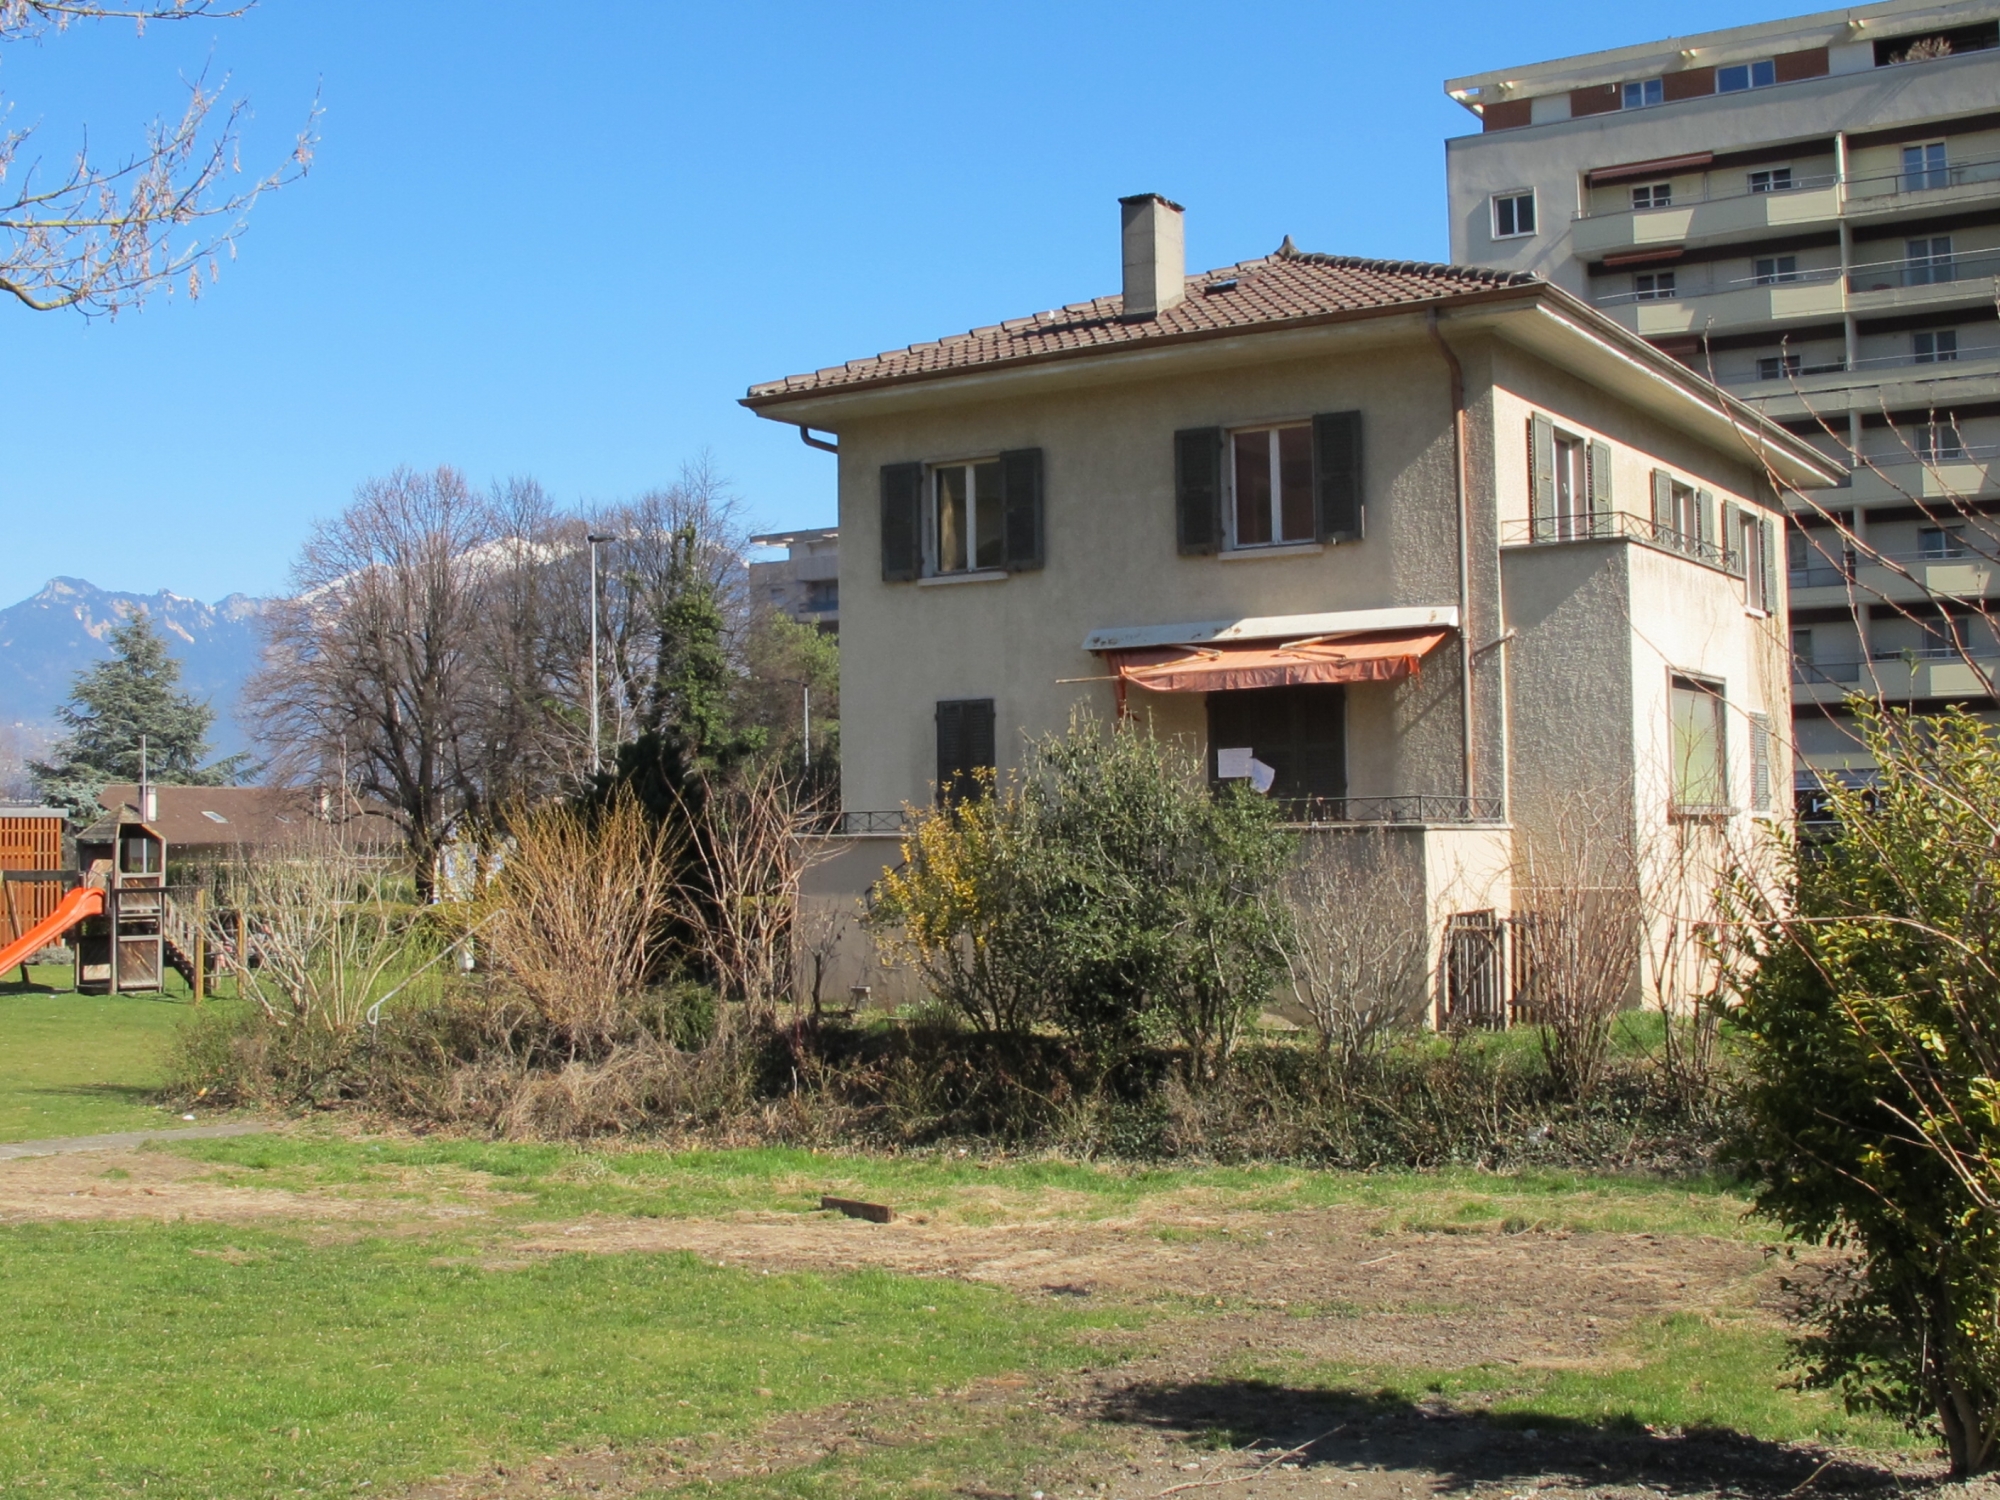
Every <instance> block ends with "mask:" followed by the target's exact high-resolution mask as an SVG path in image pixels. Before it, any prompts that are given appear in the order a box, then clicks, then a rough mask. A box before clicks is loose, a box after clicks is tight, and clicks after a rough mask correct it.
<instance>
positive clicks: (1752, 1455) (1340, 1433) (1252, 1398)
mask: <svg viewBox="0 0 2000 1500" xmlns="http://www.w3.org/2000/svg"><path fill="white" fill-rule="evenodd" d="M1104 1415H1105V1416H1106V1417H1107V1418H1109V1419H1110V1420H1112V1421H1116V1422H1124V1423H1129V1424H1132V1425H1135V1426H1141V1427H1149V1428H1152V1429H1154V1430H1156V1431H1160V1432H1171V1433H1177V1434H1187V1435H1190V1436H1195V1437H1198V1438H1206V1439H1208V1440H1209V1441H1211V1442H1213V1443H1214V1444H1215V1445H1216V1446H1218V1447H1228V1448H1254V1449H1255V1450H1257V1452H1258V1453H1259V1454H1262V1455H1264V1456H1267V1457H1275V1456H1276V1455H1279V1454H1281V1453H1284V1452H1285V1450H1287V1449H1290V1448H1294V1447H1297V1448H1298V1450H1299V1451H1297V1452H1296V1453H1292V1454H1289V1455H1287V1461H1288V1462H1296V1463H1297V1464H1298V1466H1299V1467H1300V1468H1301V1469H1313V1468H1321V1467H1326V1468H1356V1467H1359V1468H1364V1469H1365V1468H1369V1467H1373V1466H1375V1465H1380V1466H1382V1467H1383V1468H1387V1469H1428V1470H1430V1471H1431V1472H1433V1473H1435V1474H1437V1475H1438V1476H1439V1478H1440V1479H1441V1480H1442V1481H1443V1484H1442V1486H1441V1488H1445V1489H1470V1488H1472V1487H1473V1486H1476V1485H1479V1484H1504V1483H1513V1482H1516V1481H1523V1480H1529V1479H1535V1478H1541V1477H1545V1476H1554V1475H1563V1476H1569V1477H1570V1478H1572V1479H1573V1481H1574V1482H1575V1483H1576V1484H1577V1485H1579V1486H1603V1485H1643V1486H1647V1487H1649V1488H1651V1489H1654V1490H1656V1491H1658V1492H1660V1493H1663V1494H1697V1493H1704V1492H1711V1491H1716V1490H1721V1491H1724V1492H1727V1493H1731V1494H1737V1495H1750V1496H1768V1497H1784V1496H1791V1495H1795V1494H1796V1495H1804V1494H1806V1493H1807V1492H1808V1481H1810V1485H1809V1489H1810V1492H1812V1493H1847V1494H1855V1493H1868V1492H1873V1491H1880V1490H1885V1489H1893V1488H1896V1487H1897V1486H1898V1479H1897V1476H1896V1475H1895V1474H1894V1473H1892V1472H1891V1471H1890V1469H1889V1468H1888V1467H1887V1466H1886V1465H1884V1466H1881V1467H1878V1466H1876V1465H1874V1464H1871V1463H1869V1462H1868V1461H1867V1460H1866V1459H1865V1458H1862V1457H1854V1458H1848V1457H1845V1456H1838V1457H1836V1456H1833V1455H1830V1454H1829V1453H1827V1452H1826V1451H1825V1450H1823V1449H1817V1448H1814V1447H1812V1446H1809V1445H1805V1444H1787V1443H1776V1442H1770V1441H1767V1440H1765V1439H1762V1438H1754V1437H1748V1436H1746V1435H1744V1434H1742V1433H1740V1432H1734V1431H1731V1430H1729V1429H1727V1428H1691V1429H1688V1430H1686V1431H1683V1432H1674V1433H1668V1432H1657V1431H1652V1430H1649V1429H1648V1428H1647V1427H1646V1426H1645V1425H1644V1424H1642V1423H1641V1422H1639V1421H1637V1420H1636V1419H1629V1418H1628V1419H1616V1418H1614V1419H1611V1420H1608V1421H1605V1422H1580V1421H1577V1420H1576V1419H1574V1418H1571V1417H1561V1416H1550V1415H1544V1414H1539V1413H1535V1412H1509V1413H1507V1414H1506V1415H1505V1416H1501V1417H1490V1416H1486V1415H1483V1414H1480V1413H1476V1412H1463V1411H1457V1410H1454V1409H1453V1408H1451V1407H1449V1406H1448V1405H1445V1404H1444V1403H1442V1402H1440V1403H1438V1404H1436V1405H1432V1404H1430V1403H1419V1402H1412V1401H1408V1400H1405V1399H1403V1398H1401V1397H1396V1396H1388V1395H1369V1394H1366V1393H1364V1392H1361V1391H1326V1390H1311V1389H1299V1388H1293V1387H1289V1386H1284V1385H1279V1384H1274V1383H1271V1382H1267V1381H1260V1380H1210V1381H1195V1382H1190V1383H1187V1384H1155V1385H1144V1386H1135V1387H1130V1388H1127V1389H1125V1390H1123V1391H1120V1392H1118V1393H1117V1394H1116V1395H1115V1396H1113V1397H1112V1398H1111V1399H1110V1400H1109V1401H1108V1402H1107V1403H1106V1405H1105V1409H1104ZM1252 1456H1255V1455H1252ZM1903 1478H1904V1482H1905V1483H1907V1480H1908V1476H1907V1475H1905V1476H1903Z"/></svg>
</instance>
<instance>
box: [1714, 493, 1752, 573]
mask: <svg viewBox="0 0 2000 1500" xmlns="http://www.w3.org/2000/svg"><path fill="white" fill-rule="evenodd" d="M1749 519H1750V518H1749V517H1748V516H1747V515H1746V514H1745V513H1744V512H1743V511H1742V510H1740V509H1738V508H1737V506H1736V503H1735V502H1734V501H1733V500H1725V501H1723V502H1722V561H1723V565H1724V566H1725V567H1727V568H1728V569H1729V571H1730V572H1732V573H1734V574H1735V575H1736V576H1737V577H1738V578H1741V579H1742V580H1743V581H1744V583H1745V584H1746V585H1748V586H1749V587H1750V588H1751V589H1755V588H1756V581H1755V580H1754V579H1752V578H1751V576H1750V573H1749V570H1748V569H1747V568H1745V567H1744V565H1743V559H1744V556H1745V554H1746V553H1747V551H1748V548H1747V546H1746V545H1745V543H1746V542H1747V540H1748V538H1747V536H1746V534H1745V532H1744V529H1743V528H1744V524H1745V522H1747V521H1748V520H1749Z"/></svg>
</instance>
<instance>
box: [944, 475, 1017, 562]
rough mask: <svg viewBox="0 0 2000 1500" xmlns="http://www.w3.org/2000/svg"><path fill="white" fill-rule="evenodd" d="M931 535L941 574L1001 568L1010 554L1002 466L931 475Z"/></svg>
mask: <svg viewBox="0 0 2000 1500" xmlns="http://www.w3.org/2000/svg"><path fill="white" fill-rule="evenodd" d="M931 504H932V512H931V517H932V523H931V535H932V536H934V537H936V538H937V571H938V572H940V573H965V572H971V571H976V570H979V569H984V568H997V567H999V566H1000V564H1001V560H1002V558H1003V557H1004V555H1005V547H1006V533H1005V531H1004V530H1003V529H1002V528H1003V520H1004V516H1005V508H1004V507H1003V506H1002V504H1001V487H1000V461H999V460H998V459H993V460H991V461H989V462H986V463H968V464H938V465H936V466H935V467H933V468H932V470H931Z"/></svg>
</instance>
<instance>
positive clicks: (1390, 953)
mask: <svg viewBox="0 0 2000 1500" xmlns="http://www.w3.org/2000/svg"><path fill="white" fill-rule="evenodd" d="M1411 876H1412V872H1410V871H1408V870H1401V869H1398V868H1397V861H1396V859H1395V850H1394V848H1393V846H1392V845H1391V843H1390V839H1389V835H1388V834H1387V833H1386V832H1385V831H1383V830H1381V829H1370V830H1366V831H1359V830H1357V831H1355V832H1352V833H1347V834H1343V835H1341V836H1340V837H1339V840H1338V842H1337V843H1336V842H1335V840H1333V839H1320V840H1318V841H1316V842H1315V843H1313V844H1309V845H1308V848H1307V851H1306V854H1305V859H1304V862H1303V863H1302V864H1301V866H1300V868H1299V870H1298V872H1297V874H1296V875H1294V876H1293V878H1292V881H1291V884H1290V889H1289V891H1288V895H1289V896H1290V898H1291V907H1292V933H1293V941H1292V945H1291V947H1290V949H1289V950H1288V951H1287V954H1286V963H1287V965H1288V966H1289V967H1290V970H1291V979H1292V994H1293V996H1294V997H1295V998H1296V999H1297V1000H1298V1003H1299V1006H1300V1007H1301V1008H1302V1009H1303V1010H1304V1011H1305V1012H1306V1014H1307V1015H1309V1016H1310V1017H1312V1023H1313V1029H1314V1030H1315V1031H1317V1032H1318V1033H1319V1044H1320V1051H1321V1053H1322V1055H1323V1056H1325V1057H1326V1059H1327V1061H1328V1064H1329V1066H1330V1067H1331V1068H1332V1069H1333V1070H1334V1075H1335V1077H1337V1078H1340V1079H1351V1078H1353V1077H1354V1076H1355V1074H1356V1072H1357V1071H1358V1070H1359V1069H1360V1068H1361V1067H1362V1066H1363V1065H1364V1064H1365V1063H1366V1062H1367V1060H1368V1059H1369V1058H1370V1057H1371V1056H1372V1055H1373V1054H1374V1052H1375V1051H1376V1050H1377V1048H1379V1047H1380V1046H1381V1044H1382V1043H1383V1042H1384V1041H1385V1040H1386V1039H1387V1038H1388V1036H1389V1035H1390V1034H1391V1033H1392V1032H1393V1031H1395V1030H1397V1029H1399V1028H1402V1027H1406V1026H1410V1025H1412V1024H1414V1023H1415V1022H1417V1021H1418V1020H1420V1019H1421V1018H1422V1016H1423V1013H1424V1005H1425V1002H1426V1000H1427V999H1428V973H1427V969H1428V947H1429V945H1428V942H1427V941H1426V932H1425V912H1424V892H1423V888H1422V882H1421V880H1413V879H1412V878H1411Z"/></svg>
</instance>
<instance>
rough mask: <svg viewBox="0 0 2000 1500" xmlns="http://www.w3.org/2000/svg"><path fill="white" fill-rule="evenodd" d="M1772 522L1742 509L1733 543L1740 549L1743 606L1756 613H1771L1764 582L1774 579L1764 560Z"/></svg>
mask: <svg viewBox="0 0 2000 1500" xmlns="http://www.w3.org/2000/svg"><path fill="white" fill-rule="evenodd" d="M1770 527H1771V523H1770V522H1769V521H1768V520H1766V519H1765V518H1764V517H1763V516H1759V515H1752V514H1751V513H1750V512H1749V511H1747V510H1746V511H1744V512H1742V528H1741V533H1740V535H1738V537H1737V538H1736V545H1737V546H1738V547H1740V548H1741V549H1742V551H1743V607H1744V608H1745V609H1750V610H1755V611H1756V612H1757V613H1758V614H1762V615H1768V614H1770V613H1771V601H1770V600H1769V599H1767V598H1765V597H1764V585H1765V584H1766V582H1769V583H1773V584H1775V583H1776V582H1777V580H1776V579H1775V578H1773V577H1771V575H1770V573H1769V572H1767V571H1766V569H1765V566H1764V563H1765V560H1766V558H1767V557H1768V556H1769V553H1768V552H1767V550H1766V549H1767V548H1769V546H1770V545H1771V544H1770V540H1769V533H1770Z"/></svg>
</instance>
